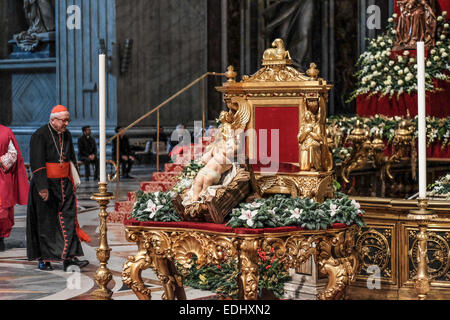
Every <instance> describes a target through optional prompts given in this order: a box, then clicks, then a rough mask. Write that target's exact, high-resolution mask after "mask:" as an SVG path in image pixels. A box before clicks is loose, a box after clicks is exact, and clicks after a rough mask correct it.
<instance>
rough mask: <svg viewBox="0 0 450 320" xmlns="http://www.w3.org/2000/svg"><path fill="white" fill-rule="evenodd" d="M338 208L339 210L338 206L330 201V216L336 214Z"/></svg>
mask: <svg viewBox="0 0 450 320" xmlns="http://www.w3.org/2000/svg"><path fill="white" fill-rule="evenodd" d="M338 210H339V207H338V206H337V205H336V204H334V203H332V204H331V205H330V216H331V217H334V216H335V215H336V213H337V212H338Z"/></svg>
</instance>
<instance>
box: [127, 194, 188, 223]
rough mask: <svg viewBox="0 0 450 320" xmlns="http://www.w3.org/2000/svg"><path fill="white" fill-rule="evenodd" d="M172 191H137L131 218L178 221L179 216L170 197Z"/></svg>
mask: <svg viewBox="0 0 450 320" xmlns="http://www.w3.org/2000/svg"><path fill="white" fill-rule="evenodd" d="M173 196H174V193H173V192H154V193H144V192H142V191H139V192H137V201H136V203H135V204H134V207H133V211H132V213H131V218H132V219H136V220H137V221H142V222H146V221H155V222H178V221H181V219H180V216H179V215H178V213H177V212H176V210H175V208H174V206H173V204H172V198H173Z"/></svg>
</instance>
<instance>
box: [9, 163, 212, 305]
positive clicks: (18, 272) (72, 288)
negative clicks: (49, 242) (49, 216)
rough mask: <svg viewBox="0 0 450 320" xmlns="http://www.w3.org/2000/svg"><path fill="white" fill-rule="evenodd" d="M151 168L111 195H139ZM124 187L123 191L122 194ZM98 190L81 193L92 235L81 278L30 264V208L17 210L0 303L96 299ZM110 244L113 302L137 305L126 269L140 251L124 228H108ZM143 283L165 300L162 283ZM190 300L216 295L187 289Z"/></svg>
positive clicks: (147, 274) (83, 219)
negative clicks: (95, 194)
mask: <svg viewBox="0 0 450 320" xmlns="http://www.w3.org/2000/svg"><path fill="white" fill-rule="evenodd" d="M152 170H154V169H153V168H151V167H145V166H139V167H136V168H135V169H134V170H133V172H132V175H133V177H134V178H135V179H128V180H124V181H121V182H120V184H119V185H118V186H117V185H116V184H115V183H114V184H111V185H110V186H109V190H110V191H112V192H114V193H115V194H118V197H119V198H120V199H121V200H125V199H126V197H127V192H128V191H137V190H138V189H139V183H140V182H141V181H148V180H149V179H150V177H151V172H152ZM117 187H119V188H117ZM96 188H97V184H96V183H94V182H83V184H82V186H81V188H80V190H79V192H78V206H79V209H80V210H79V215H78V220H79V223H80V226H81V227H82V228H83V230H84V231H85V232H87V233H88V234H89V236H90V237H91V239H92V241H91V243H83V244H82V245H83V251H84V254H85V256H84V257H82V259H87V260H89V262H90V264H89V265H88V266H87V267H86V268H83V270H82V272H81V273H79V272H75V273H74V272H69V271H68V272H64V271H63V268H62V264H61V263H59V264H58V263H54V264H53V267H54V269H55V270H54V271H51V272H48V271H40V270H39V269H38V268H37V262H29V261H27V258H26V238H25V236H26V235H25V230H26V207H20V206H18V207H16V208H15V226H14V229H13V231H12V234H11V237H10V238H8V239H5V244H6V251H5V252H0V300H91V299H92V297H91V295H90V294H91V293H92V292H93V291H94V290H95V289H96V288H97V285H96V284H95V282H94V280H93V279H94V275H95V272H96V270H97V269H98V267H99V262H98V260H97V257H96V251H95V250H96V248H97V246H98V243H99V233H98V228H99V219H98V213H99V208H98V205H97V203H96V202H95V201H92V200H90V197H91V195H92V193H93V192H95V191H96ZM108 210H109V211H112V210H114V202H111V203H110V206H109V209H108ZM108 243H109V246H110V248H111V249H112V251H111V258H110V260H109V262H108V268H109V269H110V270H111V272H112V274H113V280H112V281H111V282H110V283H109V287H110V289H111V290H112V291H113V299H114V300H137V298H136V296H135V295H134V293H133V292H132V291H131V290H130V289H129V288H128V287H127V286H125V285H124V284H123V283H122V279H121V272H122V266H123V264H124V263H125V262H126V259H127V257H128V256H129V255H134V254H135V253H136V249H137V248H136V245H135V244H132V243H128V242H127V241H126V240H125V231H124V227H123V225H122V224H118V223H109V224H108ZM142 277H143V279H144V281H145V283H146V285H147V286H148V287H149V288H150V289H151V291H152V299H153V300H160V299H161V296H162V294H163V288H162V286H161V282H160V281H159V280H158V278H157V277H156V274H155V273H154V272H153V271H152V270H146V271H144V272H143V274H142ZM186 295H187V298H188V299H193V300H194V299H201V300H203V299H214V298H215V295H214V293H212V292H208V291H200V290H197V289H193V288H188V287H187V288H186Z"/></svg>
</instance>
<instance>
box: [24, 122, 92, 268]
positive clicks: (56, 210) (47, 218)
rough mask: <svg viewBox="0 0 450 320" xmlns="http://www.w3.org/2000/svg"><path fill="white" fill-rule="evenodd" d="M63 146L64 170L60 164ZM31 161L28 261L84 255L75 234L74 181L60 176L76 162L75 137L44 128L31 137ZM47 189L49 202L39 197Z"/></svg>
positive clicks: (46, 126)
mask: <svg viewBox="0 0 450 320" xmlns="http://www.w3.org/2000/svg"><path fill="white" fill-rule="evenodd" d="M52 136H53V138H52ZM61 145H62V148H63V149H62V150H63V163H62V165H63V168H64V169H62V168H61V162H60V150H61ZM56 146H57V147H58V149H59V150H58V149H57V147H56ZM30 160H31V161H30V164H31V170H32V171H33V177H32V180H31V184H30V193H29V200H28V212H27V255H28V259H29V260H30V261H31V260H36V259H42V260H49V261H61V260H66V259H70V258H73V257H76V256H83V255H84V254H83V249H82V247H81V242H80V240H79V238H78V236H77V232H76V214H77V212H76V210H77V208H76V198H75V193H74V187H73V182H72V179H71V178H70V177H68V174H65V173H62V174H61V172H66V171H67V168H68V171H67V172H70V161H72V162H73V163H74V164H76V163H77V161H76V156H75V151H74V147H73V142H72V135H71V134H70V132H69V131H66V132H65V133H63V134H61V135H58V133H57V132H56V131H55V130H54V129H53V128H52V127H51V126H50V125H45V126H43V127H42V128H40V129H38V130H37V131H36V132H35V133H34V134H33V136H32V137H31V142H30ZM55 176H56V177H58V178H55ZM49 177H50V178H49ZM44 189H48V191H49V199H48V201H46V202H45V201H44V200H42V198H41V196H40V195H39V192H40V191H42V190H44Z"/></svg>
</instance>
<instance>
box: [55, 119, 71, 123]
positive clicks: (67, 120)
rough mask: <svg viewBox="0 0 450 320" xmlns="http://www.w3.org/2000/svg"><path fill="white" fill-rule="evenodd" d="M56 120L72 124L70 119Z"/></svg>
mask: <svg viewBox="0 0 450 320" xmlns="http://www.w3.org/2000/svg"><path fill="white" fill-rule="evenodd" d="M55 119H56V120H59V121H62V122H67V123H70V119H58V118H55Z"/></svg>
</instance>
